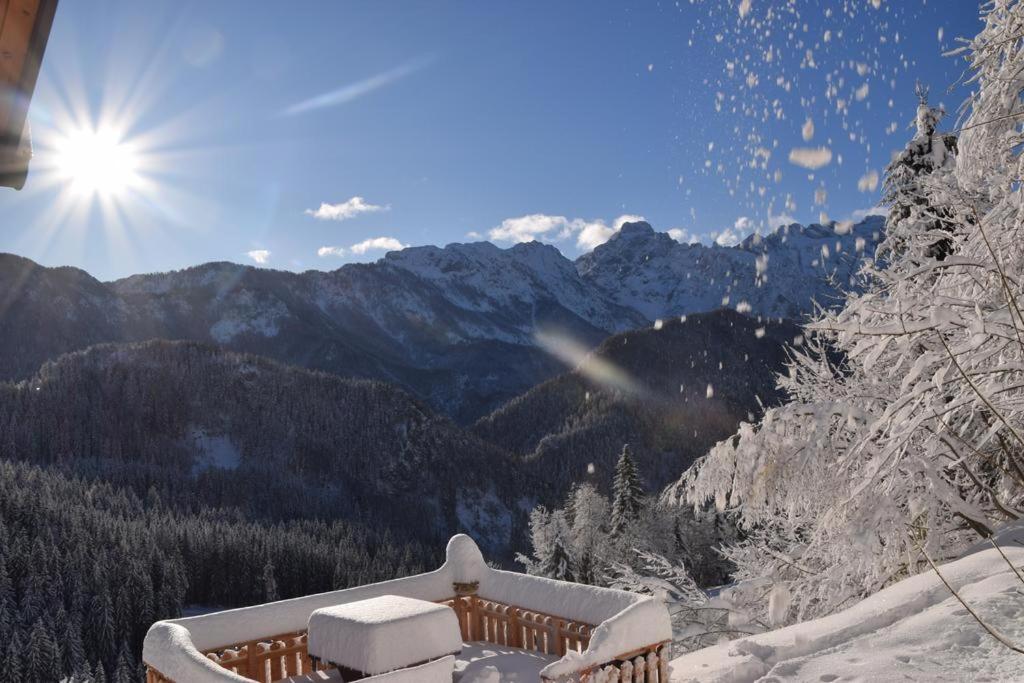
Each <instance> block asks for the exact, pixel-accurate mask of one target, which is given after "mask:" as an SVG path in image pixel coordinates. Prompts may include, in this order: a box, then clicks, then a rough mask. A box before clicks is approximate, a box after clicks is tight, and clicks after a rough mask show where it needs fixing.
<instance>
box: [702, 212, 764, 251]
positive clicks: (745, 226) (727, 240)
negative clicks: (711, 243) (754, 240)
mask: <svg viewBox="0 0 1024 683" xmlns="http://www.w3.org/2000/svg"><path fill="white" fill-rule="evenodd" d="M754 232H757V226H756V225H755V224H754V219H752V218H750V217H749V216H740V217H739V218H737V219H736V222H735V223H733V225H732V227H731V228H726V229H725V230H722V231H721V232H717V233H716V232H713V233H711V235H712V236H713V237H714V238H715V244H718V245H719V246H722V247H735V246H736V245H737V244H739V243H740V242H742V241H743V238H745V237H746V236H747V235H749V234H751V233H754Z"/></svg>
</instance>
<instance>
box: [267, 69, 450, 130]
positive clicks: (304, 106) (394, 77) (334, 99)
mask: <svg viewBox="0 0 1024 683" xmlns="http://www.w3.org/2000/svg"><path fill="white" fill-rule="evenodd" d="M433 62H434V57H433V56H432V55H427V56H424V57H418V58H416V59H413V60H410V61H408V62H406V63H405V64H401V65H399V66H397V67H395V68H394V69H391V70H389V71H383V72H381V73H379V74H376V75H374V76H370V77H369V78H364V79H363V80H361V81H356V82H354V83H349V84H348V85H344V86H342V87H340V88H338V89H336V90H331V91H329V92H325V93H321V94H320V95H316V96H315V97H311V98H309V99H308V100H303V101H302V102H298V103H296V104H293V105H292V106H290V107H288V108H287V109H285V110H284V111H283V112H282V114H284V115H285V116H292V115H294V114H302V113H305V112H307V111H313V110H314V109H322V108H323V107H333V106H336V105H339V104H345V103H346V102H351V101H352V100H355V99H358V98H360V97H362V96H363V95H367V94H369V93H371V92H373V91H374V90H379V89H380V88H384V87H386V86H389V85H391V84H392V83H395V82H397V81H400V80H402V79H403V78H405V77H407V76H411V75H412V74H414V73H416V72H417V71H419V70H420V69H423V68H425V67H427V66H430V65H431V64H432V63H433Z"/></svg>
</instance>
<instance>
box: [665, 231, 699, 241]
mask: <svg viewBox="0 0 1024 683" xmlns="http://www.w3.org/2000/svg"><path fill="white" fill-rule="evenodd" d="M667 232H668V236H669V237H671V238H672V239H674V240H675V241H676V242H679V243H680V244H696V243H697V242H700V237H698V236H697V235H694V234H691V233H690V231H689V230H687V229H686V228H669V229H668V231H667Z"/></svg>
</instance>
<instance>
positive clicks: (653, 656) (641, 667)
mask: <svg viewBox="0 0 1024 683" xmlns="http://www.w3.org/2000/svg"><path fill="white" fill-rule="evenodd" d="M671 658H672V651H671V647H670V646H669V644H668V643H667V642H666V643H658V644H657V645H652V646H651V647H649V648H644V649H641V650H637V651H636V652H630V653H627V654H624V655H622V656H620V657H617V658H616V660H615V661H614V662H612V663H609V664H602V665H601V666H597V667H594V668H593V669H588V670H587V671H584V672H582V673H581V674H580V681H582V682H583V683H669V669H668V664H669V660H670V659H671Z"/></svg>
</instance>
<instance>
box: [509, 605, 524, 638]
mask: <svg viewBox="0 0 1024 683" xmlns="http://www.w3.org/2000/svg"><path fill="white" fill-rule="evenodd" d="M508 629H509V631H511V633H510V634H509V641H508V644H509V645H510V646H512V647H522V646H523V634H522V632H521V629H522V627H521V626H520V625H519V608H518V607H512V608H510V609H509V617H508Z"/></svg>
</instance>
